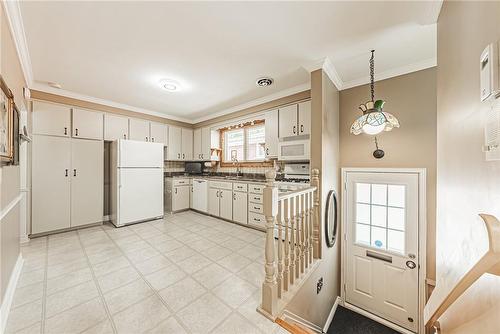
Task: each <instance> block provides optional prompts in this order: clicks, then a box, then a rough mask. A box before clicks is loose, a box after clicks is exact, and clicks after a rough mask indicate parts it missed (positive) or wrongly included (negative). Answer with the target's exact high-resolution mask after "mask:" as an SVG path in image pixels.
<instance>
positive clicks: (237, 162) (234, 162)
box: [231, 157, 243, 176]
mask: <svg viewBox="0 0 500 334" xmlns="http://www.w3.org/2000/svg"><path fill="white" fill-rule="evenodd" d="M231 160H232V161H233V166H236V176H242V175H243V173H242V172H241V166H240V163H239V161H238V158H236V157H233V158H232V159H231Z"/></svg>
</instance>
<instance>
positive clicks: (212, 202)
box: [208, 188, 220, 217]
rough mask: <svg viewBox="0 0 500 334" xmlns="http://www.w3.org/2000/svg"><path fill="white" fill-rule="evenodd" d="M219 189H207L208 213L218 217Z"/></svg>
mask: <svg viewBox="0 0 500 334" xmlns="http://www.w3.org/2000/svg"><path fill="white" fill-rule="evenodd" d="M219 191H220V190H219V189H216V188H209V189H208V214H210V215H212V216H216V217H219V212H220V211H219Z"/></svg>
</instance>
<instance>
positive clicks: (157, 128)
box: [149, 122, 167, 145]
mask: <svg viewBox="0 0 500 334" xmlns="http://www.w3.org/2000/svg"><path fill="white" fill-rule="evenodd" d="M149 137H150V141H151V142H153V143H163V144H164V145H166V144H167V129H166V126H165V125H164V124H161V123H156V122H151V123H150V125H149Z"/></svg>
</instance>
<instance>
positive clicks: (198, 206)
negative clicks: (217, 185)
mask: <svg viewBox="0 0 500 334" xmlns="http://www.w3.org/2000/svg"><path fill="white" fill-rule="evenodd" d="M191 196H192V199H193V201H192V202H193V205H192V209H194V210H196V211H200V212H203V213H207V212H208V181H207V180H205V179H197V178H194V179H193V192H192V193H191Z"/></svg>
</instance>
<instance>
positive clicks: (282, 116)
mask: <svg viewBox="0 0 500 334" xmlns="http://www.w3.org/2000/svg"><path fill="white" fill-rule="evenodd" d="M310 133H311V101H306V102H301V103H299V104H292V105H290V106H286V107H283V108H280V109H279V137H280V138H284V137H293V136H299V135H308V134H310Z"/></svg>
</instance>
